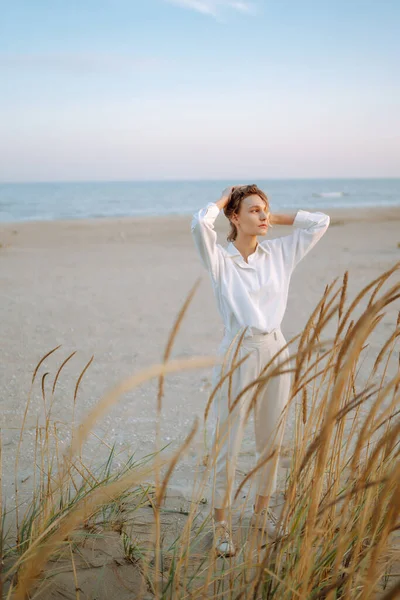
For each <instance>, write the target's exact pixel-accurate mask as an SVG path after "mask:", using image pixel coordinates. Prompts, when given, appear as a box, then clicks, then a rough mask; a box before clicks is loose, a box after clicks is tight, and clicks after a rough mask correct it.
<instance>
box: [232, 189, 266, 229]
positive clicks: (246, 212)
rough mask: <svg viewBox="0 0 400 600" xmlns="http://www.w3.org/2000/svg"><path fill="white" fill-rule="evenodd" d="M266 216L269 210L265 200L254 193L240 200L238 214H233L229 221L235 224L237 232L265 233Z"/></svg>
mask: <svg viewBox="0 0 400 600" xmlns="http://www.w3.org/2000/svg"><path fill="white" fill-rule="evenodd" d="M268 218H269V210H268V207H267V205H266V202H265V201H264V200H263V199H262V198H260V196H257V194H254V195H253V196H247V198H244V199H243V200H242V202H241V204H240V209H239V214H238V215H236V214H233V215H232V217H231V221H232V222H233V223H234V225H236V227H237V229H238V233H239V232H241V233H243V234H245V235H265V234H266V233H267V231H268ZM262 225H264V227H262Z"/></svg>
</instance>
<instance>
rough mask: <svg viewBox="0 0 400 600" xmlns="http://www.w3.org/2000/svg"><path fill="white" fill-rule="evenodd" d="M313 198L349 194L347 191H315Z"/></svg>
mask: <svg viewBox="0 0 400 600" xmlns="http://www.w3.org/2000/svg"><path fill="white" fill-rule="evenodd" d="M313 196H314V198H341V197H342V196H350V194H348V193H347V192H315V193H314V194H313Z"/></svg>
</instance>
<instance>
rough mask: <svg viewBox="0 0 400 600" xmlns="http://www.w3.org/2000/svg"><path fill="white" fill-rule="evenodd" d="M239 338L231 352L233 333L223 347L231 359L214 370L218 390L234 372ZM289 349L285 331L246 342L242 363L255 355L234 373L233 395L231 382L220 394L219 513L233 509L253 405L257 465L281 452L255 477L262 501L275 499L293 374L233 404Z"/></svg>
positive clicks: (215, 466)
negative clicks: (230, 373)
mask: <svg viewBox="0 0 400 600" xmlns="http://www.w3.org/2000/svg"><path fill="white" fill-rule="evenodd" d="M239 337H240V334H239V336H237V339H236V340H235V342H234V343H233V345H232V347H231V350H230V351H229V352H228V349H229V345H230V344H231V342H232V339H233V336H232V335H230V334H229V333H228V334H225V336H224V338H223V340H222V342H221V344H220V346H219V348H218V354H219V355H221V356H224V359H225V360H224V364H220V365H216V366H215V367H214V369H213V377H212V387H213V389H214V386H215V385H216V384H217V382H218V381H219V380H220V378H221V376H223V374H226V373H227V372H228V371H229V370H230V369H231V368H232V361H233V356H234V354H235V350H236V348H237V345H238V341H239ZM285 345H286V340H285V338H284V336H283V333H282V331H281V330H280V328H278V329H275V330H274V331H272V332H269V333H267V334H261V335H253V337H249V338H246V337H245V338H244V339H243V340H242V343H241V345H240V347H239V351H238V354H237V357H236V363H237V362H238V361H239V360H240V359H242V358H244V357H245V356H246V354H248V353H249V352H250V355H249V356H248V357H247V359H246V360H245V361H244V362H243V363H242V364H241V365H240V367H238V368H237V369H235V371H234V373H233V374H232V378H231V384H230V392H229V377H228V378H227V379H226V380H225V381H224V383H223V385H222V386H221V388H219V389H218V391H217V393H216V396H215V398H214V431H213V440H212V451H211V459H212V469H211V476H212V483H213V500H212V502H213V507H214V508H227V507H229V506H231V504H232V500H233V492H234V490H233V488H234V483H235V470H236V463H237V457H238V454H239V450H240V446H241V443H242V438H243V431H244V426H245V422H246V419H245V417H246V414H247V411H248V409H249V406H250V405H251V403H252V401H254V405H253V407H254V433H255V443H256V464H259V461H260V462H261V461H263V459H265V458H266V457H267V456H269V455H270V454H271V452H272V451H273V450H274V449H275V450H276V453H275V455H274V457H273V458H272V459H270V460H268V461H267V462H266V463H265V464H264V465H263V466H262V467H260V468H259V469H258V470H257V471H256V472H255V474H254V478H255V483H256V492H257V494H260V495H262V496H270V495H271V494H272V493H273V492H274V491H275V489H276V481H277V470H278V458H279V450H280V447H281V444H282V439H283V434H284V429H285V424H286V417H287V412H288V411H287V402H288V399H289V394H290V387H291V374H290V373H283V374H281V375H275V376H272V377H269V378H268V379H267V380H266V382H265V383H262V384H260V385H259V386H257V385H256V386H253V387H251V388H250V389H249V390H248V391H247V392H245V393H244V394H243V395H242V396H241V398H240V400H239V402H238V403H236V407H235V406H233V405H234V403H235V400H236V398H237V396H238V394H239V393H240V392H241V391H242V390H243V389H244V388H245V387H246V386H247V385H248V384H250V383H251V382H252V381H254V380H255V379H256V378H257V377H258V376H259V375H260V374H261V371H262V370H263V369H264V367H266V365H267V363H269V361H270V360H271V359H272V358H273V357H274V355H275V354H276V353H278V352H279V351H280V350H281V348H282V347H283V346H285ZM289 356H290V354H289V350H288V348H286V349H285V350H283V351H282V352H281V353H280V354H279V356H278V357H275V358H274V360H273V361H272V363H271V365H270V366H269V367H268V369H267V370H266V371H265V373H264V374H263V375H268V374H270V373H271V371H272V370H273V369H275V368H276V367H277V366H278V365H280V363H281V362H282V361H283V360H286V359H287V358H289ZM290 367H291V365H290V362H288V363H286V364H285V365H284V366H281V367H280V368H281V370H282V369H283V370H286V369H289V368H290ZM232 406H233V408H232ZM254 466H255V465H254Z"/></svg>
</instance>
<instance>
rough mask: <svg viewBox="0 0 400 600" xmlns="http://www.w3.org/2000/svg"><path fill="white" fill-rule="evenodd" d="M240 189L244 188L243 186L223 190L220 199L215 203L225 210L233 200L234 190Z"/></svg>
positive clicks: (231, 186)
mask: <svg viewBox="0 0 400 600" xmlns="http://www.w3.org/2000/svg"><path fill="white" fill-rule="evenodd" d="M238 187H243V185H229V186H228V187H227V188H225V189H224V190H223V192H222V194H221V197H220V199H219V200H218V201H217V202H216V203H215V204H216V205H217V206H218V207H219V209H220V210H221V209H223V208H225V206H226V205H227V204H228V202H229V200H230V198H231V195H232V192H233V190H234V189H236V188H238Z"/></svg>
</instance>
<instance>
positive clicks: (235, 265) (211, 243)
mask: <svg viewBox="0 0 400 600" xmlns="http://www.w3.org/2000/svg"><path fill="white" fill-rule="evenodd" d="M219 213H220V209H219V208H218V206H217V205H216V204H215V203H214V202H209V203H208V204H207V205H206V207H205V208H202V209H201V210H199V211H198V212H196V213H195V214H194V215H193V219H192V224H191V231H192V236H193V239H194V243H195V246H196V248H197V251H198V253H199V255H200V259H201V261H202V263H203V265H204V267H205V268H206V269H207V271H208V273H209V275H210V277H211V281H212V286H213V291H214V295H215V297H216V299H217V304H218V310H219V312H220V314H221V316H222V320H223V323H224V326H225V334H233V335H234V334H236V333H237V332H238V331H239V329H241V328H242V327H248V329H247V332H246V334H245V337H252V336H253V335H254V334H259V333H269V332H270V331H273V330H274V329H277V328H279V327H280V325H281V322H282V319H283V316H284V314H285V310H286V305H287V298H288V291H289V282H290V277H291V275H292V273H293V270H294V268H295V267H296V265H297V264H298V263H299V262H300V260H301V259H302V258H303V257H304V256H305V255H306V254H307V253H308V252H309V251H310V250H311V248H312V247H313V246H315V244H316V243H317V242H318V240H320V239H321V237H322V236H323V235H324V233H325V231H326V230H327V229H328V227H329V222H330V217H329V216H328V215H326V214H324V213H322V212H308V211H306V210H298V211H297V214H296V217H295V220H294V222H293V227H295V231H294V232H293V233H291V234H290V235H287V236H283V237H277V238H274V239H270V240H263V241H262V242H258V244H257V247H256V250H255V252H253V254H250V256H249V257H248V259H247V260H248V263H247V262H246V261H245V260H244V258H243V256H242V255H241V254H240V252H239V251H238V250H237V249H236V247H235V246H234V244H233V243H232V242H229V244H228V245H227V247H226V248H224V247H223V246H221V245H220V244H218V243H217V234H216V232H215V230H214V222H215V220H216V218H217V216H218V215H219Z"/></svg>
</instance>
